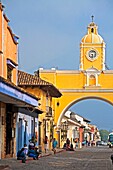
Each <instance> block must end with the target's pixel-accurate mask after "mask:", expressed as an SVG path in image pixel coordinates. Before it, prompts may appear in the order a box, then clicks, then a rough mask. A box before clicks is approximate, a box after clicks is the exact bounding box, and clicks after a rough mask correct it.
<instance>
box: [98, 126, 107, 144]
mask: <svg viewBox="0 0 113 170" xmlns="http://www.w3.org/2000/svg"><path fill="white" fill-rule="evenodd" d="M99 132H100V136H101V140H102V141H104V142H107V141H108V135H109V131H107V130H103V129H101V130H99Z"/></svg>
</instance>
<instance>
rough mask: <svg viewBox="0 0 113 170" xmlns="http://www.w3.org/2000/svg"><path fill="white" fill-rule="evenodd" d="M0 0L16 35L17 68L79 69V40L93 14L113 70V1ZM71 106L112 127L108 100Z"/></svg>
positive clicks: (108, 127)
mask: <svg viewBox="0 0 113 170" xmlns="http://www.w3.org/2000/svg"><path fill="white" fill-rule="evenodd" d="M2 3H3V5H4V6H5V8H4V12H5V14H6V16H7V17H8V19H9V20H10V22H9V25H10V27H11V29H12V31H13V33H15V34H16V35H17V36H19V54H18V55H19V69H20V70H23V71H25V72H28V73H31V74H33V73H34V71H36V70H37V69H39V68H40V67H43V68H44V69H51V68H53V67H55V68H57V69H59V70H78V69H79V56H80V48H79V45H80V41H81V39H82V37H83V36H84V35H85V34H86V32H87V26H88V24H89V23H90V22H91V16H92V15H94V22H95V23H96V24H97V25H98V31H99V34H100V35H101V36H102V37H103V39H104V41H105V43H106V64H107V66H108V67H109V69H111V70H113V56H112V51H113V19H112V16H113V0H95V1H94V0H79V1H78V0H32V1H31V0H18V1H17V0H10V1H9V0H2ZM92 103H93V104H92ZM95 104H96V105H97V106H98V107H95ZM87 105H90V106H91V107H87ZM92 107H94V108H93V111H92ZM97 108H98V109H97ZM104 108H105V109H104ZM106 108H107V110H106ZM71 109H74V110H75V112H77V113H78V114H83V115H84V117H87V118H89V119H91V122H92V123H94V124H96V125H97V126H98V127H99V128H100V129H101V128H106V129H108V130H109V129H113V116H112V114H113V108H112V106H111V105H110V104H108V103H105V102H103V101H97V100H85V101H82V102H79V103H77V104H76V105H74V106H73V108H71ZM88 109H89V110H88ZM91 113H92V114H91ZM103 115H104V116H103ZM107 115H109V116H107ZM106 116H107V118H106ZM106 120H107V122H106Z"/></svg>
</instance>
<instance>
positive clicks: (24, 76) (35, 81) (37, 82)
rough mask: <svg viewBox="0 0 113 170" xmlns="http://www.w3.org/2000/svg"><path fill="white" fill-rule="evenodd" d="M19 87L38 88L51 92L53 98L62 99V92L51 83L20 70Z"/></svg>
mask: <svg viewBox="0 0 113 170" xmlns="http://www.w3.org/2000/svg"><path fill="white" fill-rule="evenodd" d="M18 85H19V86H21V87H22V86H37V87H38V88H40V89H42V90H44V91H45V92H49V94H50V96H51V97H61V96H62V94H61V93H60V91H59V90H58V89H57V88H56V87H55V86H54V85H53V84H51V83H49V82H47V81H45V80H43V79H41V78H40V77H38V76H36V75H31V74H29V73H26V72H23V71H20V70H18Z"/></svg>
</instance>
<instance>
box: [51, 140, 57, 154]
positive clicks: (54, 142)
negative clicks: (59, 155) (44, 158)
mask: <svg viewBox="0 0 113 170" xmlns="http://www.w3.org/2000/svg"><path fill="white" fill-rule="evenodd" d="M57 144H58V142H57V141H56V139H55V138H53V142H52V150H53V152H54V154H56V147H57Z"/></svg>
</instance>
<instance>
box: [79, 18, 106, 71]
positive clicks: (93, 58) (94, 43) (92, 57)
mask: <svg viewBox="0 0 113 170" xmlns="http://www.w3.org/2000/svg"><path fill="white" fill-rule="evenodd" d="M92 69H93V70H98V71H102V70H105V42H104V40H103V38H102V37H101V36H100V35H99V34H98V26H97V25H96V24H95V23H94V22H93V16H92V22H91V23H90V24H89V25H88V27H87V34H86V35H85V36H84V37H83V38H82V40H81V43H80V70H83V71H85V70H87V71H88V70H92Z"/></svg>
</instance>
